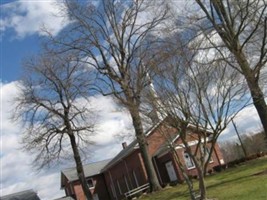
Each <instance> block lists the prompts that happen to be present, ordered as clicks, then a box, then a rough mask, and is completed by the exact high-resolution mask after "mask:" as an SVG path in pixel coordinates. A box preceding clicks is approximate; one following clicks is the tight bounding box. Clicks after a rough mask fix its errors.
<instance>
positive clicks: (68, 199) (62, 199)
mask: <svg viewBox="0 0 267 200" xmlns="http://www.w3.org/2000/svg"><path fill="white" fill-rule="evenodd" d="M54 200H74V199H73V198H72V197H61V198H59V199H54Z"/></svg>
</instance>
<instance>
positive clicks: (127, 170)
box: [104, 149, 147, 199]
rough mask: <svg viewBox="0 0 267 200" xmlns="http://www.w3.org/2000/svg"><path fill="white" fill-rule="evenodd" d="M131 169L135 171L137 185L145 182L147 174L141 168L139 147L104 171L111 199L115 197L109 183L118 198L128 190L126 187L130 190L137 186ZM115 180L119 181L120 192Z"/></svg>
mask: <svg viewBox="0 0 267 200" xmlns="http://www.w3.org/2000/svg"><path fill="white" fill-rule="evenodd" d="M133 171H134V172H135V176H136V179H137V182H138V185H142V184H144V183H146V182H147V176H146V174H145V171H144V169H143V163H142V160H141V159H140V151H139V149H137V150H135V151H134V152H132V153H131V154H130V155H128V156H127V157H126V158H123V159H122V160H121V161H120V162H118V163H117V164H116V165H114V166H112V167H110V168H109V170H107V171H106V172H104V176H105V180H106V184H107V187H108V192H109V194H110V197H111V199H115V198H114V197H113V192H112V189H111V184H114V189H115V192H116V196H117V198H119V199H122V198H123V197H124V193H125V192H127V191H128V188H129V189H130V190H131V189H134V188H135V187H137V185H136V181H135V178H134V175H133ZM117 181H118V182H119V186H120V190H121V193H122V194H120V190H119V186H118V184H117ZM126 181H127V184H126ZM127 185H128V187H127Z"/></svg>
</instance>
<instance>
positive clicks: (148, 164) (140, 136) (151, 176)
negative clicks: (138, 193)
mask: <svg viewBox="0 0 267 200" xmlns="http://www.w3.org/2000/svg"><path fill="white" fill-rule="evenodd" d="M130 114H131V116H132V121H133V126H134V129H135V134H136V138H137V141H138V144H139V147H140V151H141V155H142V158H143V161H144V165H145V168H146V173H147V177H148V182H149V184H150V192H153V191H157V190H160V189H161V186H160V184H159V181H158V177H157V175H156V172H155V169H154V167H153V163H152V159H151V157H150V155H149V154H148V146H147V145H148V144H147V141H146V136H145V134H144V131H143V127H142V122H141V117H140V114H139V111H138V110H136V108H130Z"/></svg>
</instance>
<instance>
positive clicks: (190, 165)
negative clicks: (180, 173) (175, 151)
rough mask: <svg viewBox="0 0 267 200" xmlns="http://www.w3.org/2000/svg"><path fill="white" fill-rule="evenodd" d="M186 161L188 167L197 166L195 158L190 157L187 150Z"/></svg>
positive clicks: (185, 153)
mask: <svg viewBox="0 0 267 200" xmlns="http://www.w3.org/2000/svg"><path fill="white" fill-rule="evenodd" d="M184 161H185V165H186V167H187V169H192V168H195V164H194V162H193V160H192V159H191V158H190V156H189V154H188V153H187V152H186V151H185V152H184Z"/></svg>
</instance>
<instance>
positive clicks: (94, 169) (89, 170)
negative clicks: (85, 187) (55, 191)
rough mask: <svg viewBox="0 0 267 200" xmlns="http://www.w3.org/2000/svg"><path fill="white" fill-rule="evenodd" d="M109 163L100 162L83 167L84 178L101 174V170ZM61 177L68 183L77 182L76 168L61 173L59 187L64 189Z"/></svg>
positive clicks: (106, 161) (105, 161)
mask: <svg viewBox="0 0 267 200" xmlns="http://www.w3.org/2000/svg"><path fill="white" fill-rule="evenodd" d="M109 161H110V159H108V160H102V161H99V162H94V163H89V164H86V165H84V166H83V169H84V175H85V177H91V176H94V175H97V174H100V173H101V169H102V168H103V167H104V166H105V165H106V164H107V163H108V162H109ZM63 176H65V177H66V178H67V180H68V181H69V182H72V181H76V180H78V179H79V178H78V175H77V171H76V167H72V168H68V169H64V170H62V171H61V187H64V181H63Z"/></svg>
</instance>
